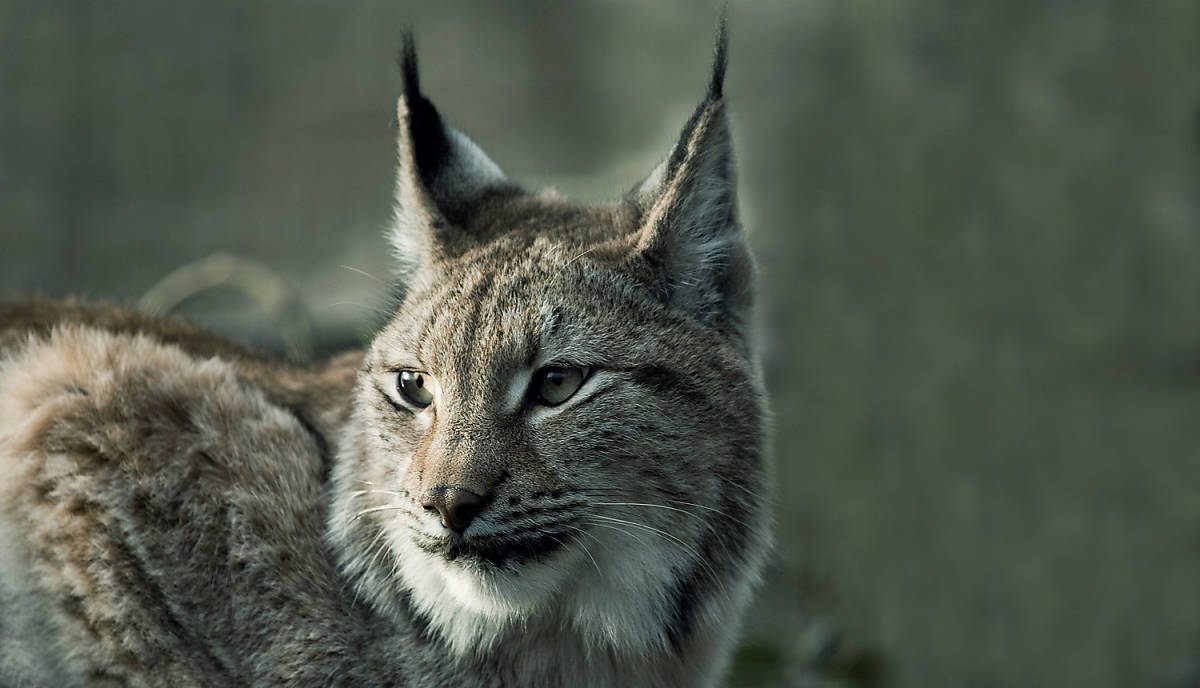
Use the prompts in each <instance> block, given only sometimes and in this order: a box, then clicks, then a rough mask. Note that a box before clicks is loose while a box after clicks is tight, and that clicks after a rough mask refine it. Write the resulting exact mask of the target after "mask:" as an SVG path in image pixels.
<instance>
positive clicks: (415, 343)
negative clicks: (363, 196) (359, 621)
mask: <svg viewBox="0 0 1200 688" xmlns="http://www.w3.org/2000/svg"><path fill="white" fill-rule="evenodd" d="M723 34H724V32H723V31H722V36H721V39H720V40H719V42H718V48H717V54H716V55H717V56H716V60H715V66H714V69H713V74H712V80H711V83H710V85H709V89H708V93H707V95H706V96H705V98H704V100H703V102H701V104H700V106H699V107H698V108H697V110H696V111H695V114H694V115H693V116H692V117H691V119H690V120H689V121H688V122H687V124H686V126H685V127H684V129H683V132H682V134H681V135H680V137H679V140H678V142H677V143H676V145H675V147H674V149H673V150H672V151H671V153H670V155H669V156H668V157H667V159H666V160H665V161H663V163H662V164H661V165H659V166H658V167H657V168H656V169H655V170H654V171H653V172H652V173H651V174H650V175H649V176H648V177H647V178H646V179H645V180H644V181H643V182H641V183H640V184H638V185H637V186H636V187H635V188H633V189H632V190H631V191H630V192H629V193H628V194H627V195H626V196H625V197H623V198H621V199H619V200H617V201H614V202H611V203H606V204H602V205H592V206H585V205H580V204H576V203H572V202H569V201H567V200H565V199H563V198H562V197H560V196H558V195H557V194H555V193H553V192H541V193H530V192H527V191H525V190H524V189H522V188H521V187H520V186H518V185H517V184H516V183H514V182H513V181H510V180H509V179H508V178H507V177H506V176H505V175H504V173H503V172H501V170H500V168H499V167H498V166H497V165H496V164H495V163H494V162H492V160H490V159H489V158H488V157H487V156H486V155H485V154H484V153H483V151H482V150H481V149H480V148H479V147H478V146H477V145H476V144H475V143H473V142H472V141H471V140H470V139H468V138H467V137H466V136H465V135H463V134H462V133H460V132H459V131H458V130H456V129H454V128H453V127H451V126H450V125H449V124H448V123H447V122H446V120H445V119H443V117H442V115H441V114H440V113H439V112H438V110H437V109H435V107H434V106H433V105H432V104H431V103H430V101H429V100H428V99H426V97H425V96H424V95H423V94H422V92H421V90H420V87H419V83H418V77H417V69H416V61H415V57H414V53H413V47H412V43H411V41H407V42H406V45H405V50H404V54H403V60H402V68H403V76H404V90H403V95H402V96H401V97H400V100H399V105H398V114H399V168H400V169H399V174H398V179H397V183H396V196H397V210H396V222H395V227H394V229H393V231H392V243H393V245H394V248H395V252H396V257H397V264H398V266H399V282H400V288H401V289H402V297H401V299H400V303H399V305H398V307H397V310H396V312H395V315H394V317H393V318H392V320H391V321H390V322H389V323H388V324H387V325H386V326H385V327H384V328H383V330H382V331H381V332H380V333H379V335H378V336H377V338H376V339H375V340H374V342H373V344H372V346H371V349H370V352H369V353H368V355H367V357H366V362H365V364H364V367H363V369H362V371H361V373H360V376H359V384H358V391H357V395H358V396H357V400H356V406H355V410H354V416H353V418H352V421H351V426H350V427H349V428H348V430H347V432H346V434H345V436H344V437H343V439H342V445H341V447H340V456H339V458H338V465H337V467H336V473H335V489H336V491H337V492H336V497H335V505H334V514H333V526H332V528H331V538H332V541H333V543H334V545H335V547H337V549H338V550H339V555H340V557H341V561H342V564H343V567H344V568H345V569H346V570H347V572H348V573H349V574H350V575H351V576H352V578H353V579H354V580H355V581H356V584H357V585H358V590H359V592H360V594H361V595H362V596H364V597H365V598H367V599H369V600H370V601H371V602H372V604H374V605H375V606H376V608H377V609H379V610H380V611H382V612H383V613H385V614H394V615H397V616H398V617H405V616H406V615H407V616H412V615H415V616H417V617H420V618H422V619H423V620H424V622H425V623H426V624H427V627H428V628H429V629H430V630H431V631H433V633H435V634H436V635H438V636H440V637H441V638H442V639H443V640H445V641H447V642H448V643H449V644H450V645H451V646H452V647H453V648H454V649H455V650H456V651H457V652H460V653H466V652H471V651H473V650H474V649H477V648H487V647H489V646H490V645H491V644H493V643H495V642H497V641H500V640H502V639H503V638H504V637H505V635H506V634H507V633H509V632H513V631H514V629H516V630H517V632H520V629H524V630H525V631H526V632H528V630H529V629H530V628H534V627H537V626H538V624H543V625H544V627H546V628H554V629H564V630H566V631H568V632H576V633H577V634H578V635H579V636H580V637H582V638H584V639H585V640H586V642H587V643H589V646H595V647H606V648H608V649H609V650H610V651H615V652H620V653H633V654H642V655H645V654H648V653H653V652H672V651H675V650H678V649H679V648H681V647H684V646H689V647H690V646H692V645H695V644H701V645H704V647H706V648H707V647H711V645H712V644H713V643H718V644H720V643H724V642H727V641H728V638H729V636H730V635H731V634H732V631H733V630H734V629H736V627H737V622H736V618H737V616H738V614H739V613H740V611H741V608H742V606H744V603H745V601H746V597H747V594H748V591H749V588H750V586H751V584H752V581H753V579H754V578H755V577H756V575H757V571H758V567H759V565H760V561H761V559H762V557H763V553H764V551H765V549H766V545H767V542H768V539H769V535H768V532H767V520H768V519H767V516H766V504H765V503H764V498H763V496H762V495H763V492H764V466H763V458H762V443H763V439H762V434H763V418H762V416H763V399H762V393H761V391H760V387H759V379H758V371H757V365H756V362H755V360H754V356H753V353H752V349H753V347H752V344H751V342H750V334H749V327H748V321H749V315H750V314H749V309H750V306H751V281H752V280H751V278H752V274H751V273H752V266H751V260H750V256H749V253H748V251H747V246H746V242H745V239H744V236H743V234H742V231H741V228H740V226H739V224H738V220H737V214H736V209H735V189H734V169H733V158H732V155H731V150H730V135H729V129H728V125H727V122H726V113H725V101H724V98H723V95H722V81H723V75H724V68H725V41H724V35H723Z"/></svg>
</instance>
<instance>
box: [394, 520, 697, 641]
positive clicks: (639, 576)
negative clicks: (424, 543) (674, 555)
mask: <svg viewBox="0 0 1200 688" xmlns="http://www.w3.org/2000/svg"><path fill="white" fill-rule="evenodd" d="M606 535H607V534H606V533H604V531H603V530H602V531H601V532H599V533H596V534H595V537H594V539H589V540H588V548H589V550H590V551H591V553H592V557H594V558H595V559H596V561H598V562H599V563H598V564H596V563H593V561H592V558H591V557H589V556H588V554H586V553H585V552H584V551H583V549H582V548H581V547H579V545H578V543H576V542H570V543H568V545H567V547H566V548H565V549H563V550H559V551H558V552H555V553H554V554H553V555H552V556H551V557H549V558H548V559H547V560H544V561H538V562H529V563H526V564H522V565H521V568H520V571H519V572H518V573H514V572H504V571H495V572H490V571H486V570H480V569H479V568H477V567H476V566H473V565H468V566H463V565H460V564H458V563H456V562H453V561H447V560H445V559H444V558H442V557H440V556H438V555H434V554H430V553H427V552H425V551H423V550H421V549H420V548H418V547H417V546H416V545H415V544H413V542H412V541H411V540H410V539H409V537H408V535H407V529H406V527H405V526H403V525H399V524H397V526H396V527H395V529H394V530H393V531H392V532H391V533H390V534H389V537H390V539H391V546H392V548H393V549H394V551H395V552H396V555H397V556H396V560H397V561H398V562H399V569H400V570H399V573H400V576H401V577H402V578H403V579H404V581H405V583H406V584H407V587H408V588H409V589H410V590H411V592H412V596H411V600H412V603H413V604H414V605H415V607H416V608H417V610H418V611H420V612H421V613H422V615H423V616H425V617H426V618H427V619H428V620H429V622H430V628H431V629H432V630H435V631H436V632H437V633H438V634H439V635H440V636H441V637H442V638H443V639H444V640H445V641H446V643H447V644H448V645H449V646H450V647H451V649H452V650H453V651H454V652H455V653H456V654H459V655H462V654H465V653H468V652H480V651H486V650H488V649H489V648H491V647H493V646H494V645H495V644H496V643H497V642H498V641H500V640H501V639H502V638H504V637H505V635H507V634H508V633H509V632H513V631H516V632H520V633H525V632H527V631H528V630H529V629H530V628H531V627H534V626H539V627H541V628H544V629H547V630H550V631H552V632H561V631H565V630H568V629H571V630H574V631H575V632H576V633H577V634H578V636H579V637H580V638H581V639H582V640H583V642H584V643H585V644H586V645H587V646H589V647H593V648H597V649H599V648H609V649H610V650H616V651H617V652H619V653H621V654H626V655H644V654H646V653H647V652H649V651H651V650H655V649H665V648H666V646H667V644H668V639H667V638H666V636H665V634H664V630H663V627H662V624H661V620H662V619H663V618H665V614H666V613H667V608H668V606H669V604H670V602H671V600H669V599H668V594H667V592H666V591H668V590H670V589H671V584H672V583H673V581H674V580H675V578H676V576H677V575H678V574H677V573H676V572H674V571H672V568H671V561H672V559H671V557H670V556H669V553H668V552H665V551H664V550H663V548H662V547H648V546H643V545H642V544H641V543H631V542H630V541H629V540H628V539H627V538H622V537H621V536H620V534H616V535H617V537H615V538H609V537H606ZM631 545H632V546H631ZM598 550H607V551H598Z"/></svg>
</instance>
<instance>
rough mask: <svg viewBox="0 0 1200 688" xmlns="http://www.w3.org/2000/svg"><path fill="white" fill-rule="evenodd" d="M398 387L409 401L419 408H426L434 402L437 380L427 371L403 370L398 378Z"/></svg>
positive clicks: (401, 394)
mask: <svg viewBox="0 0 1200 688" xmlns="http://www.w3.org/2000/svg"><path fill="white" fill-rule="evenodd" d="M396 389H397V390H399V391H400V396H402V397H404V399H405V400H406V401H408V403H410V404H412V405H413V406H416V407H417V408H425V407H426V406H429V405H430V404H432V403H433V393H434V392H435V391H436V390H437V381H436V380H434V379H433V378H432V377H430V376H429V375H426V374H425V373H420V372H417V371H415V370H402V371H400V376H399V378H397V379H396Z"/></svg>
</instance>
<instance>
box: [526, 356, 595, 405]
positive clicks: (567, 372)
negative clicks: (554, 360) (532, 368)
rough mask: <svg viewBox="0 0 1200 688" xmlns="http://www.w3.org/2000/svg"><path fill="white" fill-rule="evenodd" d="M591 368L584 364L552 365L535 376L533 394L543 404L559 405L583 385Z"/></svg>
mask: <svg viewBox="0 0 1200 688" xmlns="http://www.w3.org/2000/svg"><path fill="white" fill-rule="evenodd" d="M591 372H592V371H591V369H590V368H587V367H584V366H550V367H547V368H542V369H541V370H539V371H538V372H537V373H536V374H535V375H534V376H533V396H534V398H535V399H536V400H537V402H538V403H539V404H542V405H543V406H558V405H559V404H561V403H563V402H564V401H566V400H567V399H570V398H571V396H572V395H573V394H575V392H577V391H578V390H579V388H580V387H582V386H583V382H584V381H585V380H587V377H588V374H589V373H591Z"/></svg>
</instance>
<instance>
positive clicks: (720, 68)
mask: <svg viewBox="0 0 1200 688" xmlns="http://www.w3.org/2000/svg"><path fill="white" fill-rule="evenodd" d="M726 11H727V8H721V18H720V20H718V23H717V45H716V47H715V48H713V66H712V78H711V79H710V80H709V82H708V97H709V99H710V100H718V99H719V98H721V97H722V96H723V95H724V92H723V91H724V88H725V65H726V64H728V62H729V29H728V19H727V18H726Z"/></svg>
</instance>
